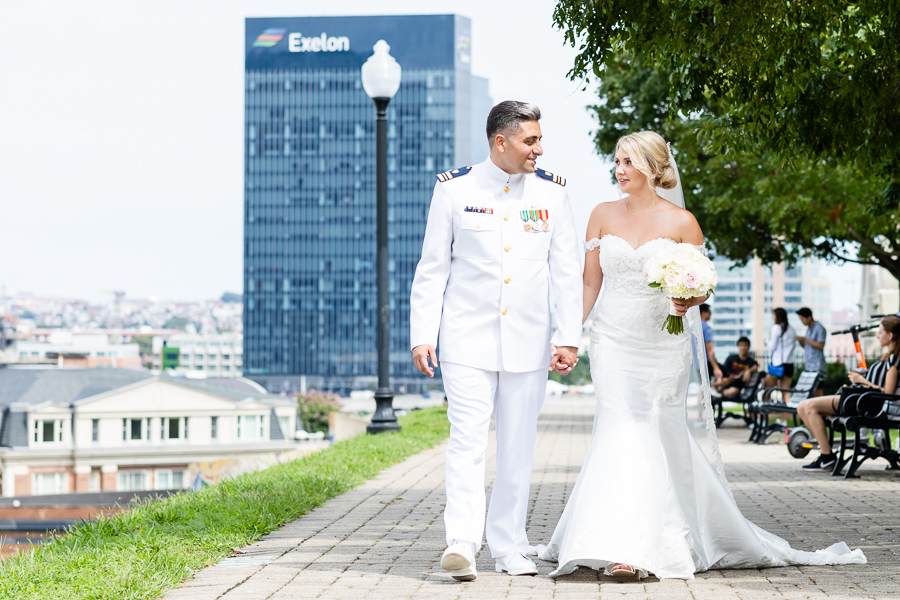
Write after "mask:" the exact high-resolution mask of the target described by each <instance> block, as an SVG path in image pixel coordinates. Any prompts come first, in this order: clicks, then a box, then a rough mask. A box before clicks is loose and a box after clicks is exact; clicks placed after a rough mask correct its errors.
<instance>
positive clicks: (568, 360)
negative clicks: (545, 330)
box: [547, 346, 578, 375]
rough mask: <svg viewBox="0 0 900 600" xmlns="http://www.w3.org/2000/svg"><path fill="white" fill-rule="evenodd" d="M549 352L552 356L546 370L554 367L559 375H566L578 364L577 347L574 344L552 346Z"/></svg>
mask: <svg viewBox="0 0 900 600" xmlns="http://www.w3.org/2000/svg"><path fill="white" fill-rule="evenodd" d="M551 354H552V355H553V358H551V359H550V368H549V369H547V370H548V371H552V370H553V369H556V372H557V373H559V374H560V375H568V374H569V373H571V372H572V369H573V368H575V365H577V364H578V348H576V347H574V346H553V347H552V349H551Z"/></svg>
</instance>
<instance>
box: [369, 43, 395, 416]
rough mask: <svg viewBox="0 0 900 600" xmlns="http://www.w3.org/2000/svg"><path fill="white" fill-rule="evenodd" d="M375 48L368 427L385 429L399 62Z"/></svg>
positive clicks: (390, 398) (384, 48)
mask: <svg viewBox="0 0 900 600" xmlns="http://www.w3.org/2000/svg"><path fill="white" fill-rule="evenodd" d="M374 50H375V53H374V54H372V56H370V57H369V60H367V61H366V63H365V64H364V65H363V66H362V84H363V88H364V89H365V90H366V94H368V95H369V98H371V99H372V101H373V102H374V103H375V140H376V142H375V147H376V152H375V171H376V203H375V206H376V209H375V215H376V216H375V226H376V238H377V244H378V253H377V257H376V261H377V263H378V270H377V281H378V389H376V390H375V414H374V415H372V422H371V423H369V426H368V427H367V428H366V431H367V432H368V433H384V432H385V431H397V430H399V429H400V424H399V423H397V416H396V415H395V414H394V407H393V402H394V392H393V391H392V390H391V363H390V349H391V346H390V343H391V312H390V305H389V302H388V219H387V213H388V206H387V190H388V185H387V106H388V103H389V102H390V101H391V98H393V97H394V94H396V93H397V89H399V87H400V65H399V64H397V61H396V60H394V57H393V56H391V54H390V50H391V47H390V46H388V44H387V42H385V41H384V40H378V42H377V43H376V44H375V47H374Z"/></svg>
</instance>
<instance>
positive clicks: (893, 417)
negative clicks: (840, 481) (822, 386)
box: [826, 387, 900, 479]
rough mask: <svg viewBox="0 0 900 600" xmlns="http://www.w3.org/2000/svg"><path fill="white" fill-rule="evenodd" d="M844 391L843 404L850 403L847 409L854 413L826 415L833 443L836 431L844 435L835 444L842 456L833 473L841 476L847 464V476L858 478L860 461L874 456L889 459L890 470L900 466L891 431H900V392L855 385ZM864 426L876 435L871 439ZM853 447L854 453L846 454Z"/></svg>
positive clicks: (846, 405)
mask: <svg viewBox="0 0 900 600" xmlns="http://www.w3.org/2000/svg"><path fill="white" fill-rule="evenodd" d="M845 390H846V391H845ZM841 395H842V396H844V397H842V398H841V406H844V407H846V408H845V409H844V410H845V411H846V412H852V413H854V414H852V415H849V416H834V417H828V418H826V422H827V423H828V425H829V434H828V435H829V439H830V440H831V441H832V443H833V442H834V438H835V434H838V435H840V441H839V442H838V443H837V444H833V447H834V448H836V449H837V451H838V457H837V460H836V461H835V464H834V469H833V470H832V472H831V474H832V475H833V476H835V477H838V476H840V475H841V474H842V471H843V470H844V467H847V473H846V474H844V478H845V479H851V478H857V477H859V475H857V474H856V471H857V470H858V469H859V467H860V465H862V464H863V463H864V462H865V461H867V460H869V459H874V458H883V459H885V460H887V461H888V463H889V466H888V469H890V470H900V452H897V450H895V449H893V448H891V433H890V432H891V430H892V429H896V430H898V431H900V396H895V395H893V394H885V393H882V392H875V391H867V390H866V388H852V387H850V388H844V389H842V390H841ZM854 407H855V408H854ZM848 409H849V410H848ZM864 430H868V431H872V432H873V438H875V439H874V440H873V441H872V442H871V443H870V441H869V436H868V435H866V432H865V431H864ZM850 433H852V434H853V440H852V441H851V440H850V439H849V434H850ZM850 448H852V449H853V453H852V454H851V456H850V457H849V458H845V455H846V453H847V450H848V449H850Z"/></svg>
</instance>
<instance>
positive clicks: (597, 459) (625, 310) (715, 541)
mask: <svg viewBox="0 0 900 600" xmlns="http://www.w3.org/2000/svg"><path fill="white" fill-rule="evenodd" d="M674 243H675V242H674V241H672V240H670V239H666V238H659V239H655V240H652V241H650V242H647V243H646V244H644V245H643V246H641V247H639V248H637V249H634V248H632V247H631V246H630V245H629V244H628V243H627V242H626V241H625V240H624V239H622V238H619V237H616V236H613V235H605V236H603V238H602V239H600V240H597V239H593V240H591V241H590V242H589V243H588V244H587V249H588V250H592V249H593V248H596V247H599V248H600V266H601V268H602V269H603V286H602V290H601V293H600V299H599V304H598V306H597V309H596V311H595V316H594V323H593V328H592V330H591V347H590V358H591V376H592V378H593V381H594V386H595V389H596V393H597V410H596V416H595V418H594V433H593V437H592V440H591V445H590V449H589V450H588V454H587V458H586V459H585V461H584V465H583V466H582V468H581V472H580V474H579V476H578V481H577V482H576V484H575V488H574V489H573V491H572V495H571V497H570V498H569V501H568V503H567V504H566V507H565V510H564V512H563V515H562V518H561V519H560V521H559V524H558V525H557V526H556V530H555V531H554V533H553V537H552V538H551V540H550V543H549V545H548V546H538V547H537V548H534V547H532V548H531V552H530V554H532V555H533V554H535V553H536V554H537V555H538V556H539V558H542V559H544V560H550V561H555V562H558V563H559V567H558V568H557V569H556V570H555V571H554V572H553V573H551V576H559V575H565V574H567V573H571V572H572V571H574V570H575V569H576V568H577V567H578V566H585V567H589V568H592V569H598V570H600V569H605V570H606V572H607V574H609V568H610V567H611V566H612V565H613V564H615V563H625V564H628V565H632V566H633V567H635V568H637V569H638V570H639V571H640V574H641V576H644V577H645V576H647V572H650V573H653V574H654V575H656V576H657V577H660V578H664V577H670V578H684V579H691V578H693V575H694V573H696V572H699V571H705V570H707V569H724V568H755V567H777V566H786V565H795V564H803V565H826V564H836V563H865V562H866V557H865V556H864V555H863V553H862V551H861V550H853V551H852V552H851V551H850V549H849V548H848V547H847V545H846V544H845V543H844V542H840V543H837V544H834V545H833V546H831V547H829V548H827V549H825V550H818V551H816V552H803V551H800V550H794V549H793V548H791V547H790V545H788V543H787V542H786V541H785V540H783V539H781V538H780V537H778V536H776V535H773V534H771V533H769V532H767V531H764V530H762V529H760V528H759V527H757V526H756V525H754V524H753V523H751V522H750V521H748V520H747V519H745V518H744V516H743V515H742V514H741V511H740V509H738V507H737V505H736V504H735V502H734V499H733V498H732V496H731V491H730V489H729V488H728V484H727V481H726V480H725V478H724V473H723V472H721V470H720V472H719V473H717V469H716V468H715V467H714V466H713V465H712V464H711V463H710V461H709V460H708V459H707V458H706V455H705V454H704V453H703V451H702V449H701V448H700V446H699V445H698V443H697V441H696V440H695V439H694V437H693V436H692V434H691V431H690V429H689V426H688V421H687V413H686V408H685V402H686V398H687V387H688V378H689V374H690V368H691V336H690V335H688V334H687V332H685V333H684V334H680V335H670V334H668V333H667V332H665V331H663V330H662V329H661V327H662V324H663V322H664V321H665V319H666V316H667V315H668V307H669V301H668V300H667V299H666V298H665V297H664V296H663V295H662V294H661V293H660V292H659V291H658V290H654V289H651V288H650V287H648V286H647V283H646V281H645V280H644V276H643V266H644V264H645V263H646V262H647V260H648V259H649V258H650V257H651V256H653V255H655V254H656V253H658V252H660V251H661V250H662V249H663V248H665V246H666V245H667V244H674ZM696 310H697V309H691V311H692V312H694V313H696ZM693 316H694V318H698V316H699V315H698V314H694V315H693ZM709 435H710V437H711V441H712V442H715V439H714V436H715V429H714V428H713V429H712V431H711V432H710V433H709ZM713 448H714V451H715V453H716V454H717V453H718V447H717V446H716V445H715V443H713ZM718 463H719V464H721V461H720V460H719V461H718Z"/></svg>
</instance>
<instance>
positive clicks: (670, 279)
mask: <svg viewBox="0 0 900 600" xmlns="http://www.w3.org/2000/svg"><path fill="white" fill-rule="evenodd" d="M644 277H645V278H646V279H647V283H648V285H649V286H650V287H652V288H658V289H659V290H660V291H662V293H663V294H665V295H666V297H667V298H683V299H687V298H697V297H698V296H708V295H709V294H711V293H712V291H713V288H715V287H716V284H717V283H718V282H719V275H718V274H717V273H716V267H715V266H714V265H713V262H712V261H711V260H709V259H708V258H707V257H705V256H703V253H701V252H700V251H699V250H698V249H697V247H696V246H692V245H691V244H676V245H674V246H671V245H670V246H668V247H667V248H666V249H665V250H663V251H662V252H660V253H659V254H657V255H656V256H654V257H653V258H651V259H650V260H649V261H647V264H646V265H644ZM662 328H663V329H665V330H667V331H668V332H669V333H671V334H678V333H682V332H684V320H683V319H682V317H679V316H677V315H676V314H675V306H674V305H671V306H670V307H669V316H668V317H666V322H665V323H664V324H663V326H662Z"/></svg>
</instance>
